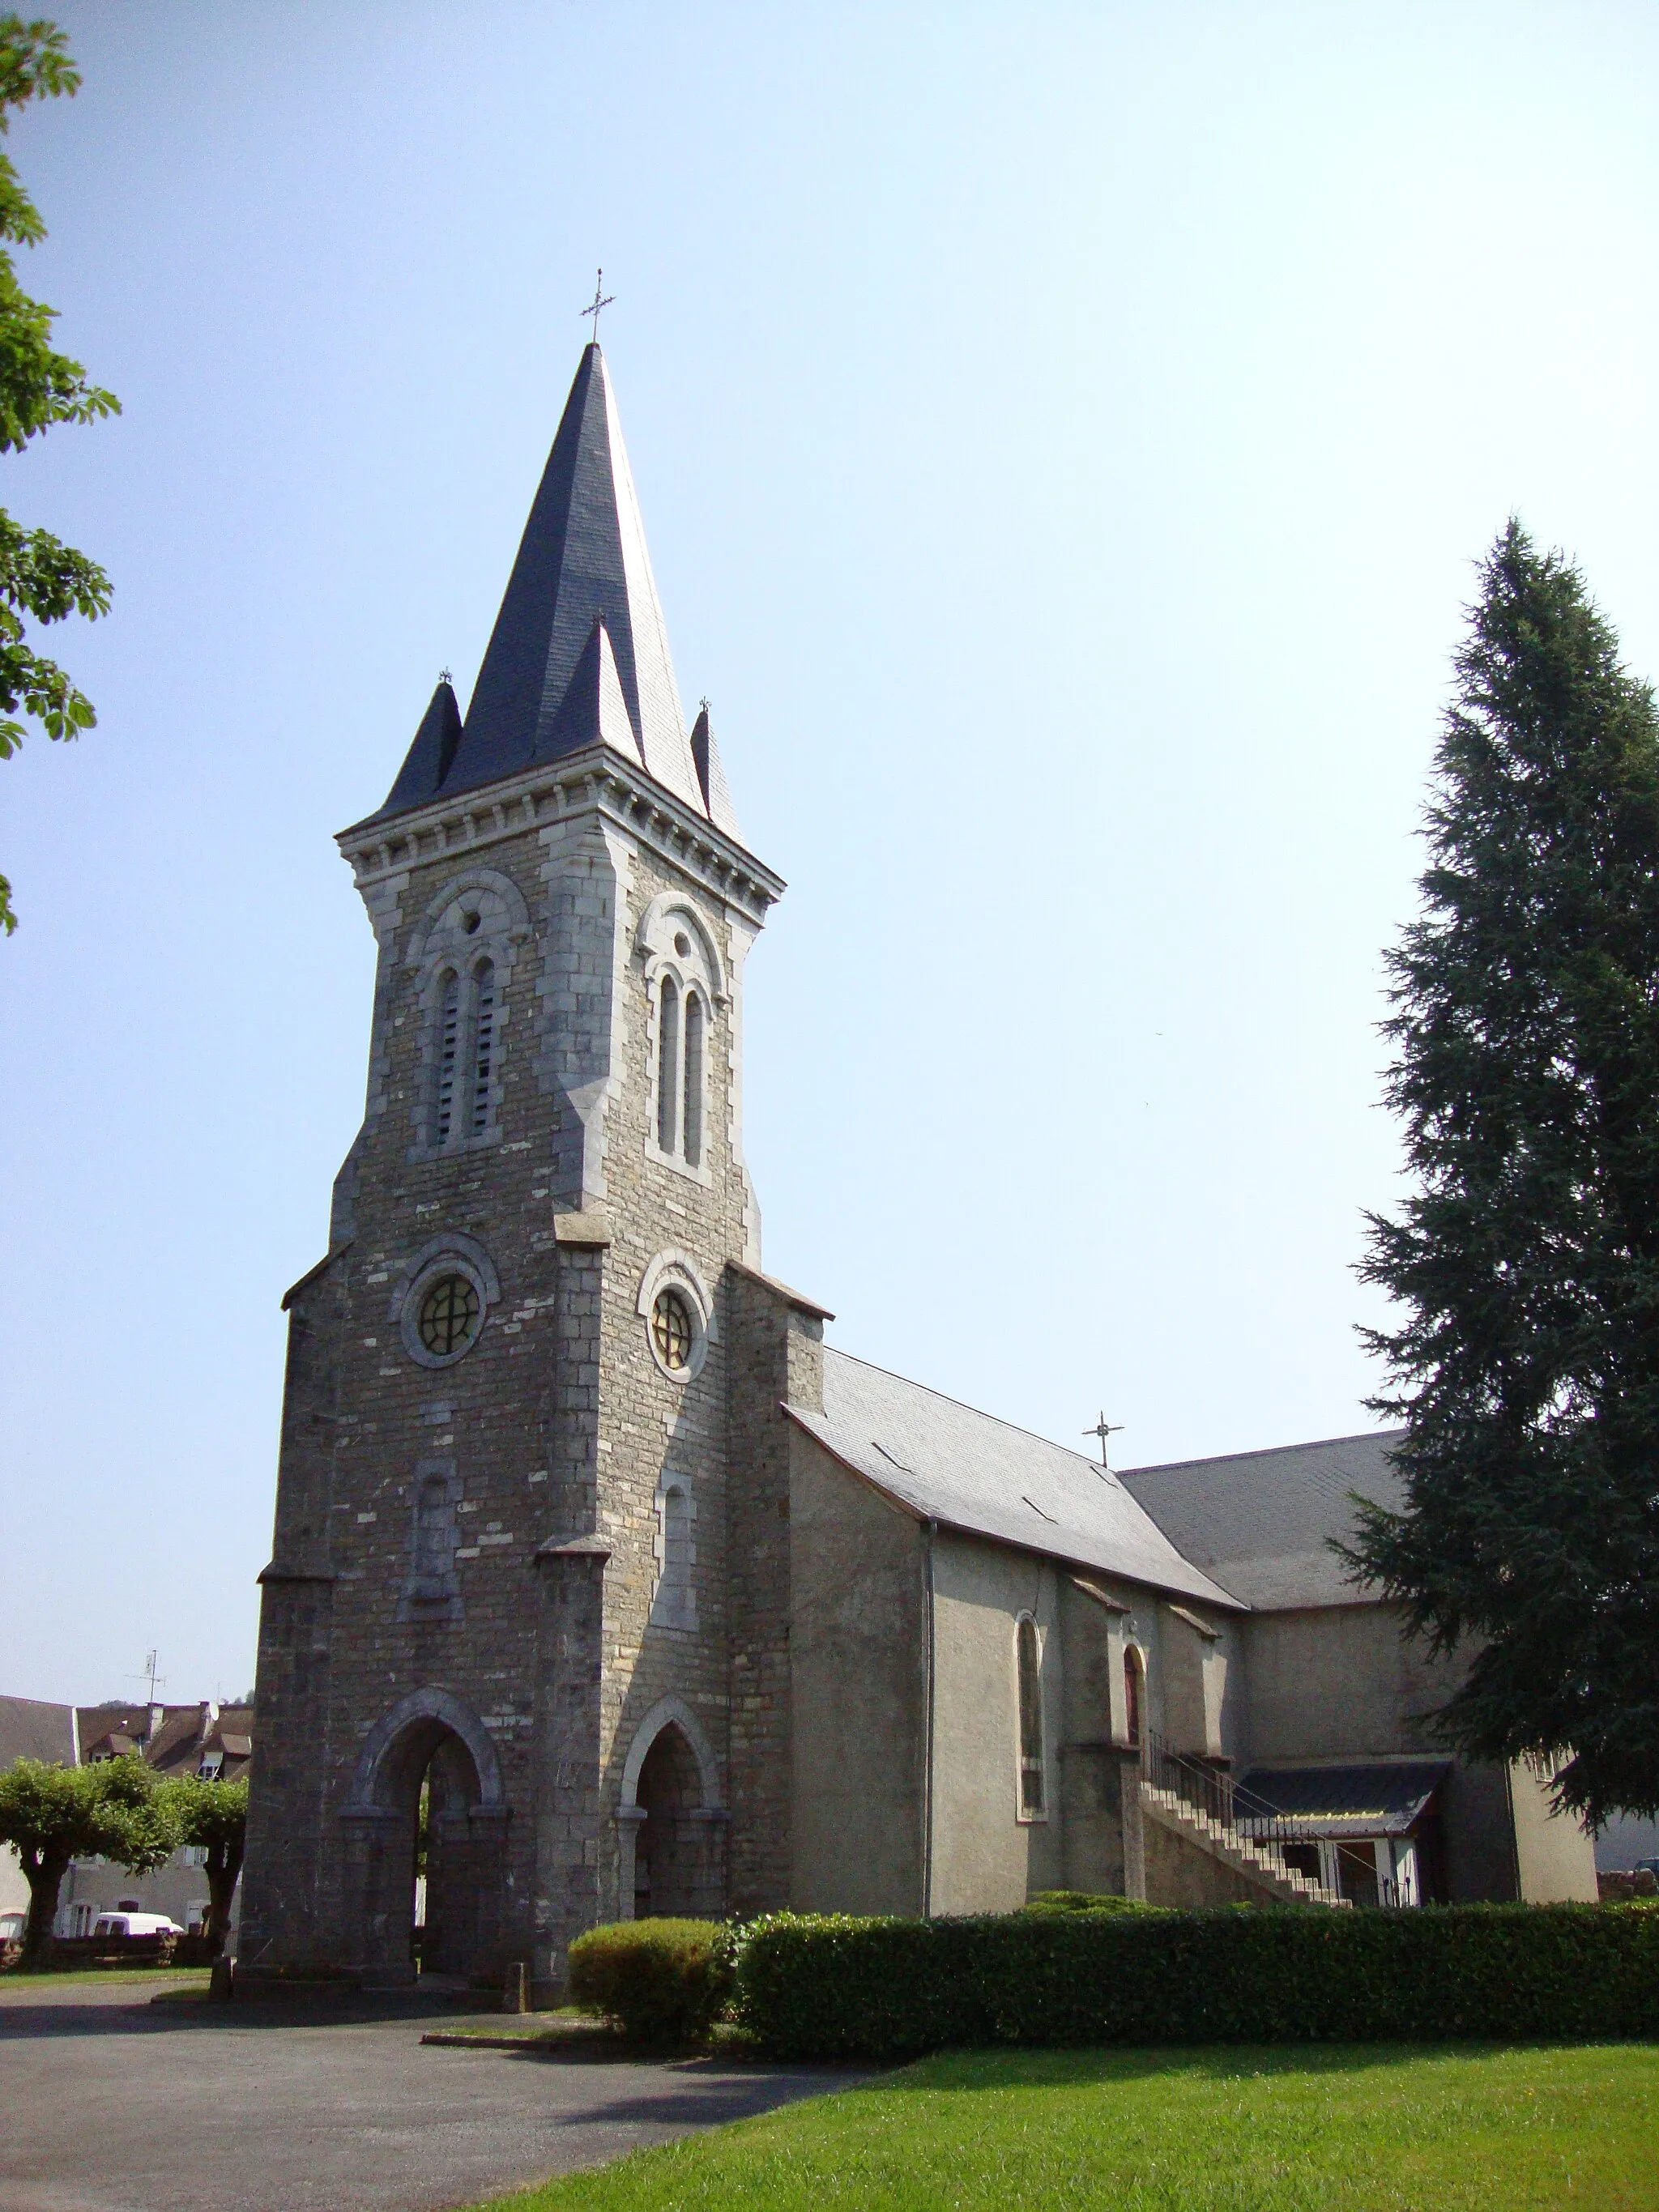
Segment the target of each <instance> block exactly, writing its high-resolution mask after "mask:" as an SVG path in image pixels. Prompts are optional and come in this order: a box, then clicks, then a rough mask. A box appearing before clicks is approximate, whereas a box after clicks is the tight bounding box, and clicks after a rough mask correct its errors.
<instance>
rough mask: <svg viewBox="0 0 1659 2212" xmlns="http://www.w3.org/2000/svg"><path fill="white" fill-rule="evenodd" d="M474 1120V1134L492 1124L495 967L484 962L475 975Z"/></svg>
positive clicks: (481, 1133)
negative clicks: (491, 1079) (491, 1087)
mask: <svg viewBox="0 0 1659 2212" xmlns="http://www.w3.org/2000/svg"><path fill="white" fill-rule="evenodd" d="M472 987H473V991H474V994H475V999H474V1006H473V1016H472V1122H471V1130H472V1134H473V1135H474V1136H475V1137H481V1136H482V1135H483V1133H484V1131H485V1130H486V1129H487V1128H488V1127H489V1079H490V1076H491V1074H492V1073H493V1072H494V1066H495V963H494V962H493V961H489V960H486V961H483V963H481V964H480V966H479V968H478V970H477V974H476V975H474V977H473V979H472Z"/></svg>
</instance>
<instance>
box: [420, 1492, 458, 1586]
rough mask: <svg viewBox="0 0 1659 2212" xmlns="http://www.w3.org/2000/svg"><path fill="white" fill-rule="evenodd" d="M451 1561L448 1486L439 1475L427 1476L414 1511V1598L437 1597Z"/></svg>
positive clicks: (452, 1558) (452, 1540) (451, 1537)
mask: <svg viewBox="0 0 1659 2212" xmlns="http://www.w3.org/2000/svg"><path fill="white" fill-rule="evenodd" d="M454 1559H455V1535H454V1528H453V1523H452V1520H451V1516H450V1510H449V1485H448V1484H447V1482H446V1481H445V1480H444V1479H443V1477H442V1476H441V1475H428V1477H427V1479H426V1480H425V1481H424V1482H423V1483H422V1485H421V1495H420V1499H419V1502H418V1503H417V1504H416V1508H415V1583H416V1595H420V1596H423V1597H435V1596H437V1595H440V1594H441V1591H442V1589H443V1583H444V1577H446V1576H447V1574H448V1573H449V1571H450V1569H451V1568H452V1566H453V1565H454Z"/></svg>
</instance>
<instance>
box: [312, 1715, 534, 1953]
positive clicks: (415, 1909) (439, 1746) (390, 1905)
mask: <svg viewBox="0 0 1659 2212" xmlns="http://www.w3.org/2000/svg"><path fill="white" fill-rule="evenodd" d="M342 1820H343V1825H344V1826H345V1828H346V1832H347V1847H346V1857H347V1869H346V1884H345V1917H346V1926H345V1929H344V1930H343V1935H344V1938H345V1943H346V1948H347V1953H348V1956H349V1959H351V1960H354V1961H356V1962H360V1963H362V1964H363V1965H364V1966H370V1967H373V1968H374V1969H376V1970H378V1971H380V1972H383V1973H384V1974H385V1975H386V1976H387V1977H388V1978H393V1979H402V1978H407V1977H409V1976H410V1975H412V1974H413V1973H414V1972H415V1967H416V1956H417V1954H418V1957H419V1961H420V1966H421V1968H422V1971H424V1972H428V1973H441V1974H461V1975H467V1976H473V1975H480V1974H488V1973H492V1972H494V1971H495V1968H496V1966H498V1964H499V1960H498V1958H497V1955H496V1954H497V1951H498V1949H499V1944H500V1929H501V1882H502V1875H503V1872H504V1868H503V1857H504V1851H503V1845H504V1844H505V1840H506V1835H505V1831H506V1823H507V1808H506V1806H505V1805H504V1804H503V1803H502V1802H501V1772H500V1769H499V1766H498V1765H497V1763H496V1759H495V1747H494V1746H493V1745H492V1744H491V1742H490V1741H489V1735H488V1734H487V1733H486V1732H485V1730H484V1729H483V1725H482V1723H480V1722H479V1720H478V1718H477V1715H476V1714H474V1713H472V1712H471V1711H470V1710H469V1709H468V1708H467V1707H466V1706H465V1705H462V1703H461V1702H460V1700H459V1699H458V1698H455V1697H453V1696H452V1695H451V1694H450V1693H449V1692H447V1691H441V1690H421V1691H416V1692H415V1693H414V1694H413V1695H412V1696H411V1697H409V1698H405V1699H404V1700H403V1701H402V1703H401V1704H400V1705H396V1706H394V1707H393V1709H392V1711H391V1712H389V1713H388V1714H386V1717H384V1719H382V1720H381V1721H380V1722H379V1723H377V1724H376V1725H375V1727H374V1729H371V1730H370V1732H369V1735H368V1741H366V1742H365V1744H364V1746H363V1749H362V1755H361V1757H360V1758H359V1760H358V1764H357V1772H356V1778H355V1782H354V1788H353V1790H352V1797H351V1802H349V1804H348V1805H347V1806H346V1807H345V1808H343V1813H342Z"/></svg>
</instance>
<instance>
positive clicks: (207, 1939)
mask: <svg viewBox="0 0 1659 2212" xmlns="http://www.w3.org/2000/svg"><path fill="white" fill-rule="evenodd" d="M241 1870H242V1847H241V1845H240V1844H234V1845H233V1844H210V1846H209V1848H208V1855H207V1868H206V1873H207V1881H208V1917H207V1919H206V1921H205V1922H204V1923H203V1928H202V1940H203V1942H204V1943H205V1944H206V1946H207V1954H208V1956H209V1958H210V1959H216V1958H217V1957H218V1955H219V1954H220V1952H221V1951H222V1950H223V1949H224V1948H225V1938H226V1936H228V1934H229V1933H230V1908H231V1904H232V1901H233V1899H234V1897H235V1895H236V1877H237V1875H239V1874H240V1872H241Z"/></svg>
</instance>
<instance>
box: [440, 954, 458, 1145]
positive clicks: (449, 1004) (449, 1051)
mask: <svg viewBox="0 0 1659 2212" xmlns="http://www.w3.org/2000/svg"><path fill="white" fill-rule="evenodd" d="M460 1042H461V979H460V977H459V975H446V976H445V977H444V980H443V986H442V995H441V999H440V1000H439V1006H438V1111H437V1137H438V1142H439V1143H440V1144H441V1145H447V1143H448V1142H449V1139H450V1136H451V1134H452V1133H453V1129H454V1126H455V1071H456V1062H457V1060H458V1059H459V1054H460Z"/></svg>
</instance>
